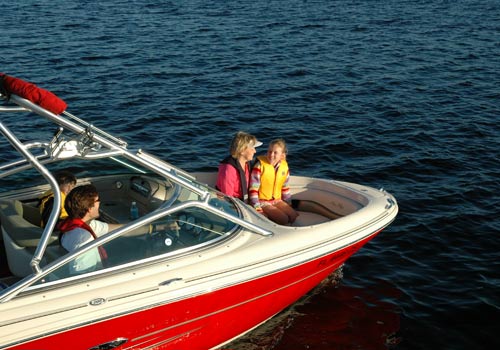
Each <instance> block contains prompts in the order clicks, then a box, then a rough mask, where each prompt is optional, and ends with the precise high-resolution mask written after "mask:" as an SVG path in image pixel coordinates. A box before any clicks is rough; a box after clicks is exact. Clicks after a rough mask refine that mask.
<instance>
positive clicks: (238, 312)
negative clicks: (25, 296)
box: [12, 232, 378, 350]
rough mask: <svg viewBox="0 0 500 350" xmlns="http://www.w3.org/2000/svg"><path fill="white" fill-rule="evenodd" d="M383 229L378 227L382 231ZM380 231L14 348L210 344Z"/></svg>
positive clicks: (253, 321)
mask: <svg viewBox="0 0 500 350" xmlns="http://www.w3.org/2000/svg"><path fill="white" fill-rule="evenodd" d="M377 233H378V232H377ZM377 233H375V234H373V235H371V236H369V237H367V238H365V239H364V240H362V241H359V242H357V243H355V244H354V245H351V246H349V247H346V248H344V249H342V250H339V251H336V252H333V253H331V254H328V255H326V256H323V257H321V258H318V259H315V260H313V261H310V262H306V263H304V264H301V265H298V266H294V267H291V268H289V269H287V270H284V271H280V272H276V273H274V274H271V275H268V276H264V277H261V278H259V279H256V280H252V281H248V282H245V283H241V284H238V285H234V286H230V287H227V288H224V289H220V290H215V291H213V292H211V293H207V294H203V295H200V296H197V297H193V298H189V299H185V300H180V301H177V302H173V303H169V304H165V305H162V306H158V307H155V308H152V309H149V310H143V311H139V312H135V313H132V314H129V315H125V316H121V317H119V318H114V319H109V320H107V321H103V322H99V323H95V324H92V325H87V326H84V327H81V328H77V329H72V330H69V331H66V332H64V333H59V334H54V335H51V336H48V337H45V338H43V339H38V340H34V341H31V342H29V343H25V344H23V345H20V346H17V347H14V348H12V349H63V348H66V347H68V346H69V345H70V347H71V348H72V349H80V348H81V349H89V348H91V347H93V346H96V345H98V344H102V343H106V342H109V341H112V340H115V339H117V338H120V337H123V338H127V339H128V342H126V343H125V344H123V345H122V346H121V347H117V348H116V349H143V348H154V349H176V350H181V349H189V350H193V349H204V350H206V349H209V348H212V347H215V346H217V345H219V344H222V343H224V342H226V341H228V340H230V339H232V338H234V337H236V336H238V335H240V334H242V333H244V332H246V331H247V330H249V329H251V328H253V327H255V326H256V325H258V324H260V323H261V322H263V321H265V320H266V319H268V318H270V317H271V316H273V315H275V314H276V313H278V312H280V311H281V310H283V309H284V308H286V307H287V306H289V305H291V304H292V303H294V302H295V301H296V300H298V299H299V298H300V297H302V296H303V295H304V294H306V293H307V292H308V291H310V290H311V289H312V288H314V287H315V286H317V285H318V284H319V283H320V282H321V281H322V280H323V279H325V278H326V277H327V276H328V275H329V274H331V273H332V272H333V271H335V270H336V269H337V268H338V267H339V266H340V265H341V264H343V263H344V262H345V261H346V260H347V259H348V258H349V257H350V256H351V255H352V254H354V253H355V252H356V251H357V250H358V249H359V248H361V247H362V246H363V245H364V244H365V243H366V242H368V241H369V240H370V239H372V238H373V237H374V236H375V235H376V234H377Z"/></svg>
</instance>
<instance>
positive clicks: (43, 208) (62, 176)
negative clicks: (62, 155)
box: [38, 170, 76, 227]
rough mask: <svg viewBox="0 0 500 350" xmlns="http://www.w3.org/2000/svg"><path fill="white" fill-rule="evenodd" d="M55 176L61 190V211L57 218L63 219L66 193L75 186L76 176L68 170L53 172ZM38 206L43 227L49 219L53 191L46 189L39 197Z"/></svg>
mask: <svg viewBox="0 0 500 350" xmlns="http://www.w3.org/2000/svg"><path fill="white" fill-rule="evenodd" d="M55 178H56V181H57V184H58V185H59V190H60V191H61V212H60V213H59V220H64V219H66V218H67V217H68V213H67V212H66V208H65V206H64V201H65V200H66V196H67V195H68V193H69V192H70V191H71V190H72V189H73V188H74V187H75V186H76V177H75V175H73V174H72V173H71V172H69V171H66V170H61V171H58V172H57V173H56V174H55ZM38 207H39V208H40V214H41V216H42V222H41V226H42V227H45V225H46V224H47V221H48V220H49V217H50V213H51V212H52V208H53V207H54V193H53V192H52V190H48V191H47V192H45V193H44V194H43V195H42V196H41V197H40V199H39V202H38Z"/></svg>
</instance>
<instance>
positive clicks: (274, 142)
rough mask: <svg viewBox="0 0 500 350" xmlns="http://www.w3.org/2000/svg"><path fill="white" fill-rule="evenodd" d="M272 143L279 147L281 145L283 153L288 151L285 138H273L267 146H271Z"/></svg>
mask: <svg viewBox="0 0 500 350" xmlns="http://www.w3.org/2000/svg"><path fill="white" fill-rule="evenodd" d="M274 145H278V146H279V147H281V149H282V150H283V154H284V155H285V156H286V154H287V153H288V149H287V147H286V142H285V140H283V139H281V138H280V139H274V140H272V141H271V142H270V143H269V148H271V147H273V146H274Z"/></svg>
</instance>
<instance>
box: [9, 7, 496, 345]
mask: <svg viewBox="0 0 500 350" xmlns="http://www.w3.org/2000/svg"><path fill="white" fill-rule="evenodd" d="M0 9H1V10H0V11H1V14H2V15H1V21H0V29H1V37H2V40H1V44H0V60H1V63H0V71H3V72H5V73H7V74H11V75H14V76H18V77H21V78H24V79H27V80H30V81H33V82H35V83H37V84H39V85H40V86H41V87H43V88H47V89H50V90H52V91H54V92H55V93H57V94H58V95H59V96H61V97H62V98H63V99H65V100H66V101H67V102H68V104H69V108H68V110H69V111H70V112H72V113H74V114H76V115H78V116H80V117H82V118H84V119H88V120H90V121H92V122H93V123H94V124H96V125H98V126H100V127H102V128H103V129H105V130H107V131H110V132H112V133H114V134H117V135H119V136H121V137H123V138H125V139H126V140H127V141H129V143H130V144H131V145H132V147H144V148H146V149H148V150H150V151H152V152H153V153H155V154H157V155H159V156H161V157H162V158H165V159H167V160H169V161H171V162H172V163H173V164H175V165H178V166H181V167H183V168H185V169H187V170H190V171H199V170H204V171H205V170H215V169H216V166H217V163H218V161H219V160H220V159H222V158H223V156H224V155H225V154H226V153H227V148H228V144H229V140H230V138H231V135H232V134H233V133H234V132H235V131H237V130H246V131H248V132H251V133H254V134H256V135H257V136H258V137H259V138H260V139H261V140H262V141H264V142H265V143H267V142H269V141H270V140H271V139H272V138H275V137H284V138H285V139H286V140H287V141H288V143H289V148H290V153H289V162H290V164H291V169H292V173H294V174H297V175H311V176H318V177H326V178H335V179H339V180H344V181H352V182H359V183H363V184H367V185H371V186H374V187H384V188H385V189H387V190H388V191H390V192H391V193H393V194H394V195H395V196H396V198H397V199H398V201H399V205H400V214H399V216H398V218H397V220H396V221H395V222H394V223H393V224H392V225H391V226H390V227H389V228H388V229H387V230H385V231H384V232H383V233H382V234H380V235H379V236H378V237H377V238H375V239H374V240H373V241H372V242H370V243H369V244H368V245H367V246H365V247H364V248H363V249H362V250H361V251H360V252H359V253H357V254H356V255H355V256H354V257H353V258H352V259H351V260H349V261H348V263H347V264H346V265H345V266H344V268H343V271H342V272H343V278H342V279H341V280H340V282H339V283H333V282H331V281H329V282H326V283H325V284H324V285H323V286H322V288H320V289H318V290H316V293H314V294H310V295H309V297H308V298H306V299H305V300H303V301H302V302H301V303H298V304H297V305H295V306H294V308H292V309H291V310H289V314H288V315H285V316H283V317H282V318H284V321H281V322H277V324H276V325H269V324H268V325H266V326H265V328H264V329H261V330H258V331H256V332H253V333H252V334H250V335H249V336H248V337H245V338H244V339H243V340H241V341H239V342H237V343H234V344H232V345H234V346H231V348H232V349H235V350H242V349H280V350H282V349H287V350H288V349H386V348H394V349H398V350H403V349H405V350H406V349H486V348H492V349H493V348H498V346H499V345H500V340H499V338H498V335H497V334H496V333H498V321H499V320H500V310H499V308H500V293H499V285H500V254H499V251H500V237H499V232H500V219H499V217H500V210H499V207H500V206H499V202H500V198H499V194H498V193H499V191H500V186H499V182H500V181H499V174H500V166H499V149H500V142H499V141H500V128H499V121H500V118H499V117H500V20H499V19H500V2H499V1H498V0H483V1H479V0H453V1H444V0H443V1H439V0H434V1H430V0H419V1H416V0H415V1H410V0H399V1H393V0H349V1H347V0H338V1H306V0H304V1H298V0H287V1H267V0H253V1H215V2H209V1H194V0H184V1H159V0H149V1H148V0H135V1H125V0H122V1H99V2H97V1H82V0H79V1H76V0H65V1H59V0H51V1H49V0H38V1H28V0H26V1H19V2H16V1H4V0H0ZM9 122H11V121H9ZM22 123H23V125H26V126H30V125H32V123H34V122H33V121H30V120H23V121H22ZM8 125H9V124H8Z"/></svg>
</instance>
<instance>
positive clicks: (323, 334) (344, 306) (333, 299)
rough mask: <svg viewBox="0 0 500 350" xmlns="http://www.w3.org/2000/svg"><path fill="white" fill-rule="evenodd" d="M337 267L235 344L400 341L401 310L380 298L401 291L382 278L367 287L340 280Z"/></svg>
mask: <svg viewBox="0 0 500 350" xmlns="http://www.w3.org/2000/svg"><path fill="white" fill-rule="evenodd" d="M341 279H342V268H340V269H339V270H337V271H335V272H334V273H333V274H332V275H330V276H329V278H327V279H326V280H325V281H323V283H322V284H321V285H319V286H318V287H317V288H316V289H314V290H313V291H312V292H311V293H309V294H308V295H307V296H305V297H304V298H302V299H301V300H300V301H299V302H297V303H296V304H294V305H293V306H291V307H290V308H288V309H287V310H285V311H284V312H282V313H281V314H279V315H278V316H276V317H275V318H274V319H273V320H271V321H270V322H268V323H266V324H265V325H263V326H261V327H259V328H257V329H255V330H254V331H253V332H251V333H249V334H248V335H246V336H245V337H243V338H241V339H239V340H237V341H235V342H233V343H231V344H229V345H227V346H226V347H225V349H226V350H228V349H238V350H240V349H241V350H257V349H259V350H271V349H272V350H293V349H310V350H332V349H336V350H339V349H340V350H348V349H357V350H359V349H363V350H379V349H380V350H387V349H391V348H392V347H394V346H396V345H397V344H399V343H400V341H401V338H400V337H399V336H398V332H399V329H400V310H399V307H398V306H397V305H395V304H393V303H390V302H387V301H382V298H391V299H392V300H394V299H398V297H399V295H400V294H401V292H400V291H399V290H398V289H397V288H396V287H394V286H391V285H390V284H388V283H387V282H384V281H377V283H378V284H377V285H376V286H374V287H371V288H360V287H355V286H347V285H342V283H341Z"/></svg>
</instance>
